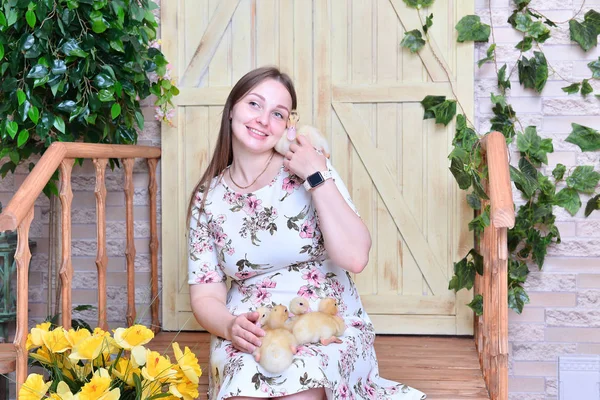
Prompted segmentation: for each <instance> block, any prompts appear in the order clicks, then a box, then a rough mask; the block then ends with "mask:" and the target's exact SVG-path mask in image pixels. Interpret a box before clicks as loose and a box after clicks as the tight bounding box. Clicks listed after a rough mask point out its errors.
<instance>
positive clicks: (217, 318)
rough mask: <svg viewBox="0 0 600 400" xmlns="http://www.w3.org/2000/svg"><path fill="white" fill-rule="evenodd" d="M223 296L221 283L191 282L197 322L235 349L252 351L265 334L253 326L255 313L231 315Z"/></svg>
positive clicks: (193, 307)
mask: <svg viewBox="0 0 600 400" xmlns="http://www.w3.org/2000/svg"><path fill="white" fill-rule="evenodd" d="M226 296H227V286H226V285H225V283H224V282H220V283H203V284H198V285H190V304H191V306H192V312H193V313H194V316H195V317H196V320H197V321H198V322H199V323H200V325H202V327H203V328H204V329H206V330H207V331H209V332H210V333H212V334H213V335H216V336H219V337H222V338H225V339H227V340H230V341H231V343H232V344H233V346H234V347H235V348H237V349H238V350H241V351H244V352H246V353H252V352H253V351H254V349H255V347H257V346H260V344H261V340H260V338H259V337H262V336H264V335H265V332H264V331H263V330H262V329H261V328H259V327H257V326H256V325H255V322H256V321H257V320H258V313H257V312H250V313H246V314H242V315H238V316H234V315H232V314H231V313H230V312H229V310H228V309H227V306H226V305H225V299H226Z"/></svg>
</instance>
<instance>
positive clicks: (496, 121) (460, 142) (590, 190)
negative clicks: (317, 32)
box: [400, 0, 600, 315]
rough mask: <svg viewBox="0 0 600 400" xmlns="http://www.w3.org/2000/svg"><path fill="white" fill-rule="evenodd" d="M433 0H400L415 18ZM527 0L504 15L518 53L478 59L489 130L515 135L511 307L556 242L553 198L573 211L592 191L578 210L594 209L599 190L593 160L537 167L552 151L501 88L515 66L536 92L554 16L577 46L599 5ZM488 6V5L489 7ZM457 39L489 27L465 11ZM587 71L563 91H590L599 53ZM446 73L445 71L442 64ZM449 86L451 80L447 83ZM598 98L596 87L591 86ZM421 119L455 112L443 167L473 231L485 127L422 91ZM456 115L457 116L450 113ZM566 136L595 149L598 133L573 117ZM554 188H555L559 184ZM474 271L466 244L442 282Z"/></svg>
mask: <svg viewBox="0 0 600 400" xmlns="http://www.w3.org/2000/svg"><path fill="white" fill-rule="evenodd" d="M434 1H435V0H404V2H405V3H406V4H407V5H408V6H409V7H413V8H416V9H417V11H418V14H419V17H420V18H421V20H422V16H421V9H423V8H427V7H429V6H431V5H432V4H433V3H434ZM530 2H531V0H513V4H514V10H513V12H512V14H511V15H510V17H509V18H508V23H509V24H510V25H511V26H512V27H513V28H514V29H515V30H517V31H518V32H520V33H521V34H522V40H521V41H520V42H519V43H517V45H516V46H515V47H516V49H517V50H519V51H520V53H519V56H518V60H517V61H516V63H515V65H514V66H513V67H512V68H511V69H510V70H509V68H508V65H507V64H503V65H502V66H501V67H499V66H498V62H497V60H496V44H495V43H491V45H490V46H489V48H488V49H487V51H486V57H484V58H482V59H481V60H479V61H478V63H477V64H478V66H479V67H481V66H483V65H484V64H485V63H489V62H492V63H494V65H495V68H496V72H497V83H498V93H499V94H498V95H496V94H494V93H491V101H492V104H493V106H492V113H493V117H492V118H491V120H490V122H491V128H490V129H491V131H499V132H501V133H502V134H503V135H504V137H505V138H506V143H507V144H508V145H510V144H512V143H514V142H515V141H516V147H517V149H518V150H519V153H520V159H519V160H518V163H517V166H512V165H511V166H510V177H511V180H512V182H513V183H514V185H515V187H516V188H517V189H518V191H519V192H520V195H521V197H522V199H523V200H524V204H522V205H520V206H519V207H518V209H517V210H516V220H515V226H514V227H513V228H512V229H509V230H508V250H509V260H508V305H509V307H510V308H511V309H513V310H515V311H516V312H517V313H521V312H522V311H523V307H524V305H525V304H527V303H529V296H528V295H527V292H526V291H525V289H524V287H523V284H524V283H525V281H526V280H527V275H528V274H529V272H530V270H529V267H537V268H538V269H539V270H541V269H542V267H543V265H544V261H545V258H546V254H547V251H548V247H549V246H551V245H553V244H558V243H560V240H561V239H560V232H559V230H558V228H557V226H556V224H555V222H556V216H555V215H554V212H553V207H554V206H558V207H562V208H564V209H565V210H567V211H568V212H569V213H570V214H571V215H575V214H576V213H577V212H578V211H579V210H580V208H581V207H582V202H581V197H580V196H581V195H582V194H583V195H591V198H590V199H589V200H588V202H587V204H586V207H585V216H586V217H587V216H589V215H590V214H591V213H592V212H593V211H595V210H599V209H600V194H596V189H597V187H598V182H599V181H600V174H599V173H598V172H596V171H594V168H593V166H590V165H583V166H577V167H575V168H574V169H572V170H569V171H568V170H567V168H566V166H564V165H562V164H558V165H557V166H556V167H555V168H554V169H553V171H552V175H551V176H547V175H545V174H544V173H543V172H542V170H543V168H542V167H544V166H547V164H548V153H552V152H553V151H554V147H553V144H552V139H545V138H542V137H540V136H539V135H538V133H537V128H536V127H535V126H527V127H523V126H522V125H521V122H520V121H519V118H518V117H517V115H516V113H515V111H514V109H513V107H512V106H511V105H510V103H509V97H508V96H507V90H509V89H511V82H510V78H511V76H512V75H513V74H514V73H515V72H516V73H517V74H518V78H519V83H520V84H521V85H522V86H523V87H525V88H528V89H532V90H534V91H536V92H538V93H541V92H542V90H543V89H544V87H545V85H546V82H547V80H548V75H549V71H551V70H552V71H554V70H553V68H552V67H551V65H550V64H549V63H548V60H547V58H546V57H545V55H544V51H543V48H542V46H541V44H543V43H544V42H545V41H546V40H548V39H549V38H550V37H551V30H550V28H554V27H557V26H559V25H561V24H568V25H569V32H570V39H571V40H572V41H574V42H576V43H577V44H578V45H579V46H580V47H581V48H582V49H583V50H584V51H588V50H590V49H592V48H594V47H596V46H597V45H598V35H599V34H600V13H598V12H596V11H594V10H590V11H588V12H586V13H585V14H584V15H583V17H581V16H580V14H581V11H582V10H583V7H584V5H585V1H584V2H583V4H582V6H581V9H580V10H579V12H578V13H577V14H576V15H575V16H574V17H572V18H570V19H568V20H567V21H564V22H554V21H552V20H551V19H550V18H547V17H546V16H545V15H543V14H542V13H541V12H539V11H537V10H535V9H533V8H531V7H530V5H529V3H530ZM490 14H491V10H490ZM432 23H433V14H429V15H428V16H427V17H426V21H425V22H424V23H422V25H423V28H422V31H421V30H418V29H416V30H413V31H409V32H406V33H405V35H404V38H403V39H402V41H401V43H400V45H401V46H402V47H405V48H407V49H408V50H410V51H411V52H412V53H417V52H418V51H419V50H421V49H422V48H423V47H424V46H425V45H426V43H427V40H429V37H428V29H429V28H431V26H432ZM455 28H456V31H457V41H458V42H466V41H473V42H489V40H490V36H491V37H492V42H493V35H494V28H493V26H490V25H488V24H485V23H483V22H481V19H480V17H479V16H477V15H467V16H465V17H463V18H462V19H461V20H460V21H459V22H458V23H457V25H456V27H455ZM588 67H589V69H590V71H591V76H590V77H589V78H587V79H584V80H583V81H581V82H570V81H568V80H566V79H564V78H562V77H560V75H558V73H557V72H556V71H554V72H555V73H556V74H557V75H558V76H559V77H560V78H561V79H563V80H565V81H567V83H569V85H568V86H565V87H563V88H562V89H563V91H565V92H566V93H568V94H577V93H579V94H580V95H581V96H583V97H586V96H588V95H590V94H592V93H593V91H594V90H593V88H592V86H591V85H590V83H589V81H590V80H591V79H600V58H598V60H596V61H592V62H590V63H589V64H588ZM446 73H447V74H448V78H449V79H450V73H449V72H448V71H446ZM452 90H453V92H454V93H455V90H454V88H453V89H452ZM596 97H597V98H599V99H600V95H598V94H596ZM421 104H422V106H423V109H424V115H423V119H428V118H433V119H435V122H436V123H438V124H443V125H448V124H449V123H450V122H451V121H453V120H455V125H456V133H455V136H454V139H453V141H452V144H453V149H452V151H451V153H450V155H449V156H448V158H449V160H450V171H451V173H452V175H453V176H454V178H455V179H456V181H457V183H458V186H459V187H460V188H461V189H463V190H465V191H467V192H468V194H467V195H466V200H467V203H468V204H469V206H470V207H471V208H472V209H473V210H475V211H476V213H475V214H476V217H475V218H473V220H472V221H471V222H470V223H469V229H470V230H472V231H474V232H475V234H476V237H478V238H479V237H480V236H481V234H482V233H483V230H484V228H485V227H487V226H489V224H490V209H489V206H487V207H482V200H488V196H487V195H486V193H485V191H484V189H483V186H482V181H483V180H485V179H486V178H487V168H486V167H485V164H484V160H483V154H482V149H481V146H479V142H480V140H481V139H482V137H483V136H484V135H482V134H481V133H479V132H476V130H475V127H474V126H473V124H472V123H470V121H468V119H467V117H466V115H465V114H458V115H457V107H458V108H460V109H461V110H463V112H464V108H463V107H462V106H461V104H460V99H458V97H457V96H456V93H455V99H446V98H445V96H426V97H425V98H424V99H423V100H422V102H421ZM455 117H456V118H455ZM566 141H567V142H569V143H572V144H575V145H577V146H578V147H579V148H580V149H581V150H582V151H596V150H600V133H599V132H598V131H597V130H594V129H592V128H590V127H586V126H582V125H578V124H575V123H573V124H572V132H571V133H570V135H569V136H568V138H567V139H566ZM559 188H560V189H559ZM476 274H480V275H482V274H483V258H482V256H481V255H480V254H479V253H478V252H477V251H476V250H475V249H471V250H470V251H469V252H468V253H467V255H466V256H465V257H464V258H463V259H462V260H460V261H458V262H456V263H454V274H453V276H452V278H451V280H450V283H449V286H448V288H449V289H453V290H455V291H458V290H461V289H467V290H470V289H471V288H472V287H473V285H474V282H475V277H476ZM469 307H471V308H472V309H473V310H474V311H475V312H476V314H477V315H481V314H482V312H483V298H482V296H481V295H477V296H475V298H474V299H473V301H472V302H471V303H469Z"/></svg>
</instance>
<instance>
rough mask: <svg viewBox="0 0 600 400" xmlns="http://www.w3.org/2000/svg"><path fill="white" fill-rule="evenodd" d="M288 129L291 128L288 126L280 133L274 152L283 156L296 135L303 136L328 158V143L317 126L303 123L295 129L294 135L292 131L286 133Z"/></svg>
mask: <svg viewBox="0 0 600 400" xmlns="http://www.w3.org/2000/svg"><path fill="white" fill-rule="evenodd" d="M290 129H291V128H288V129H287V130H286V131H285V132H284V133H283V135H281V138H280V139H279V141H278V142H277V144H276V145H275V151H276V152H278V153H279V154H281V155H284V156H285V155H286V154H287V152H288V151H290V144H292V143H293V142H294V141H295V140H296V137H297V136H304V137H306V138H307V139H308V140H309V142H310V143H311V144H312V146H313V147H314V148H315V149H317V150H320V151H321V152H322V153H323V154H324V155H325V157H327V158H329V156H330V151H329V144H328V143H327V140H326V139H325V138H324V137H323V135H321V133H320V132H319V130H318V129H317V128H315V127H314V126H310V125H303V126H301V127H300V128H298V129H296V130H295V131H296V133H295V135H294V134H292V133H290V134H288V133H289V132H290Z"/></svg>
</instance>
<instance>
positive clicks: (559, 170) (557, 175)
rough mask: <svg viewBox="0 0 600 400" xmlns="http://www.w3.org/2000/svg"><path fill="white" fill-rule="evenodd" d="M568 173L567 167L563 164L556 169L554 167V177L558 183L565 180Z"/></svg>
mask: <svg viewBox="0 0 600 400" xmlns="http://www.w3.org/2000/svg"><path fill="white" fill-rule="evenodd" d="M566 171H567V167H565V166H564V165H563V164H557V165H556V167H554V170H553V171H552V176H553V177H554V179H556V180H557V181H560V180H561V179H562V178H563V176H565V172H566Z"/></svg>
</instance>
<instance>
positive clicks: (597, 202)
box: [585, 194, 600, 218]
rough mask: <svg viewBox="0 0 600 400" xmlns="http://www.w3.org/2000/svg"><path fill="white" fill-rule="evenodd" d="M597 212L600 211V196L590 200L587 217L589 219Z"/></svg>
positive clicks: (586, 208) (586, 207)
mask: <svg viewBox="0 0 600 400" xmlns="http://www.w3.org/2000/svg"><path fill="white" fill-rule="evenodd" d="M595 210H600V194H598V195H596V196H594V197H592V198H591V199H589V200H588V202H587V204H586V206H585V217H586V218H587V217H589V216H590V214H591V213H592V212H593V211H595Z"/></svg>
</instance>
